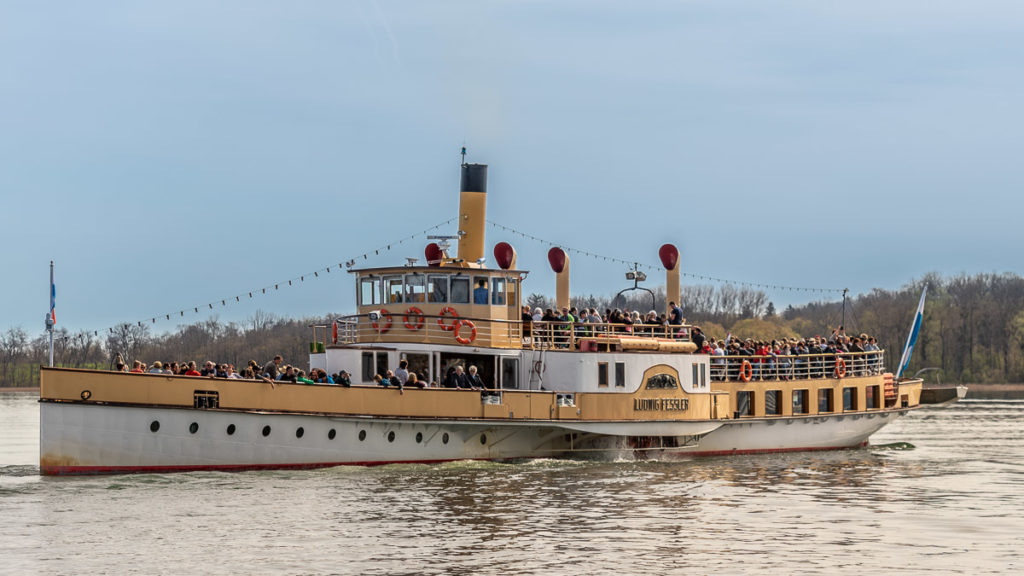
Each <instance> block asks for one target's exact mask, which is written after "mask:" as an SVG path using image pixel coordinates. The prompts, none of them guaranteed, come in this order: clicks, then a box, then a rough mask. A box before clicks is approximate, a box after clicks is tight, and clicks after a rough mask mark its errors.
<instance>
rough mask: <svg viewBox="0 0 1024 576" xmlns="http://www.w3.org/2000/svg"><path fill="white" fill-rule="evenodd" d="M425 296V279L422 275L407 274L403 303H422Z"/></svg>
mask: <svg viewBox="0 0 1024 576" xmlns="http://www.w3.org/2000/svg"><path fill="white" fill-rule="evenodd" d="M426 294H427V277H426V276H424V275H423V274H408V275H406V277H405V301H406V302H423V301H424V300H425V299H426Z"/></svg>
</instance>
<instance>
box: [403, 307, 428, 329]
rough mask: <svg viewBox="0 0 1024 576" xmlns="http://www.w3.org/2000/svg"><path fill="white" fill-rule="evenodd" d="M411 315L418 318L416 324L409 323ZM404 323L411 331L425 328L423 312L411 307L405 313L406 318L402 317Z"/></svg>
mask: <svg viewBox="0 0 1024 576" xmlns="http://www.w3.org/2000/svg"><path fill="white" fill-rule="evenodd" d="M410 315H412V316H415V317H416V323H415V324H410V323H409V316H410ZM402 323H404V324H405V327H406V328H408V329H409V330H419V329H420V328H423V310H420V309H419V308H417V307H415V306H410V307H409V309H408V310H406V311H405V316H402Z"/></svg>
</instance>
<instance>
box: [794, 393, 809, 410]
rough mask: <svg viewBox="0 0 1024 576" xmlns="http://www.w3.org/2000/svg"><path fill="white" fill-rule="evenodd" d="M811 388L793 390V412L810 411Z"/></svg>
mask: <svg viewBox="0 0 1024 576" xmlns="http://www.w3.org/2000/svg"><path fill="white" fill-rule="evenodd" d="M808 396H810V391H809V390H793V414H807V413H808V411H810V400H809V399H808Z"/></svg>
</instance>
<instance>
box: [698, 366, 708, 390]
mask: <svg viewBox="0 0 1024 576" xmlns="http://www.w3.org/2000/svg"><path fill="white" fill-rule="evenodd" d="M700 387H701V388H707V387H708V365H707V364H701V365H700Z"/></svg>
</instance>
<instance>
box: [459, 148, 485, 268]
mask: <svg viewBox="0 0 1024 576" xmlns="http://www.w3.org/2000/svg"><path fill="white" fill-rule="evenodd" d="M486 219H487V165H486V164H463V165H462V182H461V183H460V185H459V255H458V259H459V260H462V262H463V265H466V264H469V265H475V264H476V263H477V261H479V260H480V259H481V258H483V257H484V226H485V225H486V224H487V220H486Z"/></svg>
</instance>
